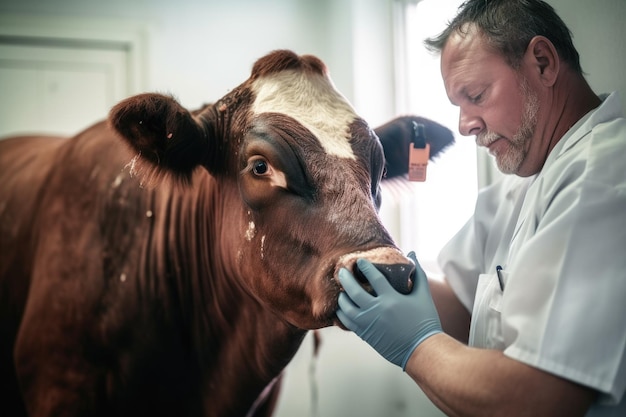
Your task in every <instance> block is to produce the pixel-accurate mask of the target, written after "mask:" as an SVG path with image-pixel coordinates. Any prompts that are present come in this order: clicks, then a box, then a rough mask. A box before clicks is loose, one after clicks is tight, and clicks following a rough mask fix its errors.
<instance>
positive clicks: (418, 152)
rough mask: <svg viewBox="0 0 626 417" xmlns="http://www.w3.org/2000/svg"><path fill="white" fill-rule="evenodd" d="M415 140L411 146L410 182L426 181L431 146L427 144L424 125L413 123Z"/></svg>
mask: <svg viewBox="0 0 626 417" xmlns="http://www.w3.org/2000/svg"><path fill="white" fill-rule="evenodd" d="M413 132H414V136H413V140H412V141H411V143H410V144H409V181H420V182H424V181H426V169H427V168H428V159H429V158H430V144H429V143H427V142H426V136H425V135H424V125H423V124H421V123H420V124H418V123H415V122H413Z"/></svg>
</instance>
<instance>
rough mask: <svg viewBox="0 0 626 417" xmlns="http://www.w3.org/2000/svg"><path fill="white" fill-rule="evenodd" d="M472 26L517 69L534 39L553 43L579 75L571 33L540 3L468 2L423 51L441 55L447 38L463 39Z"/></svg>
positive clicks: (510, 0)
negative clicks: (459, 35) (460, 37)
mask: <svg viewBox="0 0 626 417" xmlns="http://www.w3.org/2000/svg"><path fill="white" fill-rule="evenodd" d="M471 26H475V27H476V28H477V29H478V30H479V33H480V34H481V35H482V36H484V37H485V38H486V39H487V41H488V42H489V44H490V45H491V47H493V48H494V49H495V50H496V51H497V52H499V53H500V54H502V56H503V57H504V58H505V59H506V60H507V62H508V64H509V65H511V67H513V68H514V69H519V67H520V65H521V62H522V58H523V56H524V53H525V52H526V48H527V47H528V44H529V43H530V40H531V39H532V38H533V37H535V36H539V35H540V36H544V37H546V38H547V39H549V40H550V42H552V44H553V45H554V47H555V48H556V50H557V53H558V54H559V57H560V58H561V60H563V61H565V62H566V63H568V64H569V66H570V67H571V68H572V69H573V70H574V71H576V72H578V73H579V74H582V68H581V66H580V58H579V56H578V51H576V48H574V44H573V42H572V34H571V32H570V30H569V28H568V27H567V26H566V25H565V23H564V22H563V20H561V18H560V17H559V16H558V15H557V14H556V12H555V11H554V9H553V8H552V6H550V5H549V4H547V3H545V2H544V1H541V0H467V1H465V2H464V3H463V4H461V6H459V9H458V14H457V15H456V17H454V19H452V21H451V22H449V24H448V26H447V28H446V29H445V30H444V31H443V32H441V33H440V34H439V35H437V36H435V37H432V38H428V39H426V40H425V41H424V44H425V45H426V48H428V49H429V50H430V51H433V52H441V51H442V50H443V48H444V46H445V44H446V42H447V41H448V38H449V37H450V35H452V34H453V33H454V32H457V33H459V34H461V35H462V36H464V35H465V34H467V32H468V30H469V29H470V27H471Z"/></svg>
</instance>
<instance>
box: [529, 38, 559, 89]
mask: <svg viewBox="0 0 626 417" xmlns="http://www.w3.org/2000/svg"><path fill="white" fill-rule="evenodd" d="M524 61H525V62H526V64H527V65H528V66H529V67H530V68H531V70H532V69H535V70H536V75H537V78H538V79H539V80H540V82H541V83H543V85H545V86H546V87H552V86H553V85H554V83H555V82H556V79H557V78H558V75H559V70H560V67H561V60H560V58H559V54H558V52H557V51H556V48H555V47H554V45H553V44H552V42H550V40H549V39H548V38H546V37H545V36H535V37H534V38H532V39H531V40H530V42H529V44H528V48H526V54H525V55H524Z"/></svg>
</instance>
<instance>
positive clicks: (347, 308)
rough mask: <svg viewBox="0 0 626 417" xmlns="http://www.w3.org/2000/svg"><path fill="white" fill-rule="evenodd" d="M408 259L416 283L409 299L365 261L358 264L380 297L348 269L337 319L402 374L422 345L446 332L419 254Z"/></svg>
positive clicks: (343, 276)
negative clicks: (420, 263) (418, 257)
mask: <svg viewBox="0 0 626 417" xmlns="http://www.w3.org/2000/svg"><path fill="white" fill-rule="evenodd" d="M408 256H409V258H411V259H412V260H413V261H414V262H415V269H416V279H415V282H414V283H413V289H412V291H411V292H410V293H409V294H406V295H405V294H401V293H399V292H397V291H396V290H395V289H393V287H392V286H391V285H390V284H389V283H388V282H387V280H386V279H385V276H384V275H383V274H382V273H381V272H380V271H378V269H376V267H375V266H374V265H372V264H371V263H370V262H369V261H367V260H365V259H359V260H357V266H358V268H359V269H360V270H361V272H363V275H365V277H366V278H367V280H368V281H369V282H370V284H371V285H372V288H373V289H374V291H375V292H376V294H377V295H376V296H374V295H371V294H369V293H368V292H367V291H365V289H363V287H361V285H359V283H358V282H357V281H356V279H355V278H354V276H353V275H352V274H351V273H350V272H349V271H348V270H347V269H345V268H342V269H341V270H340V271H339V281H340V282H341V285H342V286H343V289H344V290H345V292H342V293H341V294H340V295H339V309H338V310H337V317H338V318H339V320H341V322H342V323H343V324H344V326H346V327H347V328H348V329H350V330H352V331H353V332H355V333H356V334H357V335H358V336H359V337H360V338H361V339H363V340H365V341H366V342H367V343H368V344H370V345H371V346H372V347H373V348H374V349H375V350H376V351H377V352H378V353H379V354H381V355H382V356H383V357H384V358H385V359H387V360H388V361H389V362H391V363H393V364H395V365H398V366H400V367H401V368H402V370H405V368H406V363H407V362H408V360H409V357H410V356H411V353H413V351H414V350H415V348H417V346H418V345H419V344H420V343H422V342H423V341H424V340H426V339H427V338H428V337H430V336H432V335H434V334H437V333H441V332H442V329H441V323H440V321H439V315H438V314H437V310H436V309H435V305H434V303H433V299H432V297H431V295H430V288H429V287H428V280H427V278H426V274H425V273H424V271H423V270H422V268H421V267H420V265H419V263H418V262H417V259H416V258H415V254H414V253H413V252H411V253H409V255H408Z"/></svg>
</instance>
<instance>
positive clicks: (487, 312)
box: [469, 271, 506, 350]
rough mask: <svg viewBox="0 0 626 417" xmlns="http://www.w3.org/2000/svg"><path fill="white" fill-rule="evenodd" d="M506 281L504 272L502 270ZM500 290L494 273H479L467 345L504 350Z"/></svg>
mask: <svg viewBox="0 0 626 417" xmlns="http://www.w3.org/2000/svg"><path fill="white" fill-rule="evenodd" d="M502 274H503V277H504V281H505V282H506V274H505V273H504V271H503V272H502ZM501 309H502V290H501V289H500V284H499V282H498V276H497V275H496V274H495V272H494V273H493V274H481V275H480V276H479V278H478V287H477V288H476V299H475V300H474V310H473V311H472V323H471V325H470V336H469V345H470V346H474V347H479V348H486V349H497V350H504V348H505V345H504V338H503V336H502V323H501V318H500V315H501Z"/></svg>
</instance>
